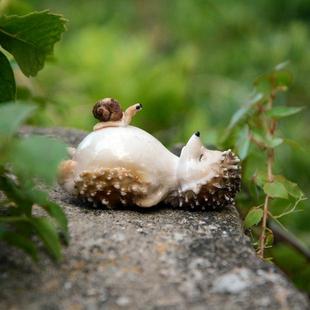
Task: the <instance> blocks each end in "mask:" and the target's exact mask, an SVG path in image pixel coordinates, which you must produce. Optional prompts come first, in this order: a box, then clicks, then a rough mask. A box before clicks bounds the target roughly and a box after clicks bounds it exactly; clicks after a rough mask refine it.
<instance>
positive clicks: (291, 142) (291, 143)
mask: <svg viewBox="0 0 310 310" xmlns="http://www.w3.org/2000/svg"><path fill="white" fill-rule="evenodd" d="M283 142H284V143H285V144H287V145H289V146H290V147H291V148H292V149H296V150H298V151H303V152H305V149H304V148H303V147H302V146H301V145H300V144H299V143H297V142H296V141H294V140H292V139H284V140H283Z"/></svg>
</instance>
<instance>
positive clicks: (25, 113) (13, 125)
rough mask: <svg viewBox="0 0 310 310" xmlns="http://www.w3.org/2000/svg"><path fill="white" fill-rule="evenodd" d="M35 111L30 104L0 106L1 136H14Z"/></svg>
mask: <svg viewBox="0 0 310 310" xmlns="http://www.w3.org/2000/svg"><path fill="white" fill-rule="evenodd" d="M35 109H36V107H35V106H33V105H30V104H21V103H13V102H10V103H5V104H2V105H0V134H4V135H12V134H14V133H15V132H16V131H17V129H18V128H19V126H20V125H21V124H22V123H23V122H24V121H25V120H26V119H27V118H28V117H29V116H30V115H31V114H32V113H33V111H34V110H35Z"/></svg>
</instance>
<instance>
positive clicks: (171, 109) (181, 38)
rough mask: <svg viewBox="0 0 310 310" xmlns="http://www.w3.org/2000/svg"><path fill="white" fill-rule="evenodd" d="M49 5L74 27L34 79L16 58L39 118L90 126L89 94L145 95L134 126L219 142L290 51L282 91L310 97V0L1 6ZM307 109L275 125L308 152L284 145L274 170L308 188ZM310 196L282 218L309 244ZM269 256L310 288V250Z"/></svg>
mask: <svg viewBox="0 0 310 310" xmlns="http://www.w3.org/2000/svg"><path fill="white" fill-rule="evenodd" d="M43 9H51V10H52V11H53V12H55V13H61V14H63V15H64V16H65V17H66V18H67V19H68V20H69V27H68V32H67V33H65V35H64V37H63V40H62V41H61V42H60V43H59V44H57V47H56V50H55V55H54V57H53V58H51V59H50V61H49V63H48V64H47V65H46V66H45V68H44V69H43V70H42V71H41V72H40V73H39V75H38V76H37V77H36V78H35V79H30V80H29V79H27V78H25V77H23V75H22V74H21V73H20V72H19V70H18V68H17V66H16V70H15V74H16V78H17V82H18V86H19V89H18V97H19V98H20V99H22V98H23V99H30V98H31V99H32V98H34V100H36V101H37V102H38V104H39V105H40V109H39V112H38V113H37V114H36V115H35V117H34V118H33V119H32V123H33V124H36V125H40V126H65V127H77V128H81V129H85V130H91V128H92V126H93V124H94V123H95V121H94V119H93V117H92V115H91V108H92V106H93V104H94V103H95V101H97V100H98V99H100V98H104V97H113V98H116V99H118V100H119V101H120V102H121V103H122V105H123V107H124V108H125V107H127V106H128V105H130V104H133V103H136V102H141V103H143V105H144V110H143V112H142V113H139V115H138V116H137V117H136V118H135V120H134V124H135V125H137V126H141V127H142V128H144V129H146V130H147V131H150V132H152V133H153V134H154V135H155V136H156V137H158V138H159V139H160V140H161V141H163V142H164V143H165V144H166V145H168V146H171V145H172V144H174V143H176V142H185V141H186V140H187V139H188V138H189V136H190V135H191V134H192V133H193V132H194V131H196V130H200V131H201V133H202V138H203V139H204V141H205V143H206V144H212V145H217V146H219V145H220V141H221V138H222V137H223V135H224V132H225V129H226V128H227V125H228V124H229V120H230V118H231V116H232V114H233V113H234V112H235V111H236V110H237V109H238V108H239V107H240V106H241V105H242V104H243V103H244V102H245V101H246V100H247V98H249V96H250V95H251V93H252V90H253V85H252V82H253V80H254V79H255V78H256V77H257V76H258V75H260V74H262V73H264V72H266V71H268V70H270V69H271V68H272V67H274V66H275V65H277V64H278V63H281V62H283V61H287V60H288V61H289V62H290V66H289V69H290V70H291V71H292V72H293V75H294V83H293V86H292V87H291V89H290V90H289V92H288V93H287V95H286V96H285V98H283V100H284V101H287V102H288V104H289V105H291V106H294V105H296V106H306V107H308V106H309V104H310V78H309V75H310V28H309V26H310V1H309V0H291V1H290V0H282V1H267V0H257V1H241V0H235V1H230V0H222V1H215V0H214V1H208V0H195V1H194V0H193V1H189V0H169V1H167V0H166V1H164V0H157V1H143V0H131V1H129V0H128V1H115V0H106V1H104V0H101V1H99V0H88V1H85V0H83V1H77V0H75V1H73V0H67V1H60V0H28V1H13V0H12V1H9V0H6V1H5V0H3V1H1V2H0V11H1V13H6V14H26V13H28V12H31V11H33V10H43ZM309 116H310V112H309V109H308V108H307V109H305V110H304V111H303V113H302V114H300V115H297V116H293V117H291V118H289V119H287V120H285V121H283V122H282V125H281V127H280V131H281V132H282V133H283V134H284V135H286V136H287V137H290V138H292V139H294V140H296V141H297V142H298V143H300V144H301V145H302V146H303V150H292V149H290V148H289V147H287V146H281V147H279V148H278V149H277V158H278V159H279V162H278V166H277V169H278V170H279V171H281V173H282V174H284V175H286V176H287V177H288V178H289V179H291V180H292V181H295V182H297V183H298V184H300V187H301V188H302V189H303V190H304V192H305V193H306V195H307V196H308V197H309V194H310V188H309V177H310V169H309V168H310V156H309V154H310V134H309V132H310V126H309V121H310V118H309ZM255 151H256V152H257V150H255V149H253V150H252V152H255ZM275 172H277V171H275ZM309 206H310V204H309V201H305V202H304V203H303V209H304V210H303V211H302V212H298V213H294V214H292V215H290V216H288V217H287V218H284V219H283V221H282V222H283V223H284V225H285V226H286V227H288V228H289V230H290V231H292V232H293V233H294V234H296V235H297V236H298V238H299V239H300V240H302V242H304V243H305V244H306V245H307V246H310V229H309V223H310V208H309ZM249 207H250V206H249ZM272 255H273V256H274V257H275V261H276V263H277V264H278V265H279V266H281V267H282V268H283V270H284V271H285V272H286V273H287V274H288V275H289V276H290V277H291V278H292V279H293V280H294V281H295V283H296V284H297V285H298V286H299V287H301V288H303V289H305V290H307V291H310V268H309V264H308V263H307V261H306V259H305V258H304V257H302V256H301V255H300V254H298V253H297V252H295V251H294V250H292V249H291V248H290V247H288V246H287V245H284V244H278V245H275V246H274V248H273V250H272Z"/></svg>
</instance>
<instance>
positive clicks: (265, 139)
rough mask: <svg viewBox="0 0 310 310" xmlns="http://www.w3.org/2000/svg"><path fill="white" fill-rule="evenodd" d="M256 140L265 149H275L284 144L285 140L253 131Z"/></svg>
mask: <svg viewBox="0 0 310 310" xmlns="http://www.w3.org/2000/svg"><path fill="white" fill-rule="evenodd" d="M252 135H253V137H254V139H255V140H256V141H257V142H258V143H259V144H260V145H262V146H264V147H265V148H275V147H277V146H279V145H281V144H282V143H283V141H284V140H283V139H282V138H279V137H270V136H264V135H263V134H260V133H258V132H257V131H256V132H255V131H252Z"/></svg>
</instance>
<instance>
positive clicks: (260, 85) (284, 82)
mask: <svg viewBox="0 0 310 310" xmlns="http://www.w3.org/2000/svg"><path fill="white" fill-rule="evenodd" d="M292 82H293V76H292V74H291V73H290V72H289V71H287V70H273V71H271V72H269V73H266V74H263V75H261V76H259V77H258V78H257V79H256V80H255V82H254V85H255V86H256V88H257V89H258V90H259V91H262V92H263V93H270V92H271V91H272V90H274V89H276V88H277V89H281V90H285V89H286V88H287V87H289V86H290V85H291V84H292Z"/></svg>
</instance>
